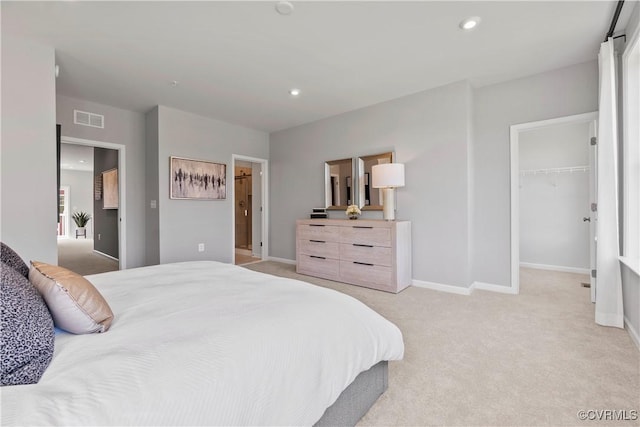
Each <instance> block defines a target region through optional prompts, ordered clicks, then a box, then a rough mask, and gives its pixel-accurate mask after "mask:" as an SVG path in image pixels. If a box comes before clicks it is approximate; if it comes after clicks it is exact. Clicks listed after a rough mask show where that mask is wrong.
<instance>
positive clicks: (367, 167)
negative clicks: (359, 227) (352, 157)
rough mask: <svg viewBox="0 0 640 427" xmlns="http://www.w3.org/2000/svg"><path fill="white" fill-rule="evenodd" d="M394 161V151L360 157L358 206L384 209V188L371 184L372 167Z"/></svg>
mask: <svg viewBox="0 0 640 427" xmlns="http://www.w3.org/2000/svg"><path fill="white" fill-rule="evenodd" d="M384 163H393V153H392V152H387V153H381V154H374V155H371V156H364V157H358V182H359V185H358V206H359V207H360V208H361V209H364V210H368V211H381V210H382V189H381V188H373V187H372V186H371V167H372V166H373V165H381V164H384Z"/></svg>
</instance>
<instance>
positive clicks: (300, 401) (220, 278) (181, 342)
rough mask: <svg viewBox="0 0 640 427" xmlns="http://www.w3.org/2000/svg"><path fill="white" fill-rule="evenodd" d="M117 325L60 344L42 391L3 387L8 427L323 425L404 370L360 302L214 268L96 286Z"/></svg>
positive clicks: (101, 281) (189, 265) (131, 276)
mask: <svg viewBox="0 0 640 427" xmlns="http://www.w3.org/2000/svg"><path fill="white" fill-rule="evenodd" d="M87 279H89V280H90V281H91V282H92V283H93V284H94V285H95V286H96V288H98V290H99V291H100V292H101V293H102V295H103V296H104V297H105V298H106V300H107V301H108V303H109V305H110V306H111V308H112V310H113V312H114V313H115V319H114V322H113V324H112V326H111V329H110V330H109V331H108V332H106V333H103V334H90V335H71V334H60V335H57V336H56V341H55V353H54V357H53V360H52V362H51V364H50V366H49V368H48V369H47V371H46V372H45V373H44V375H43V377H42V379H41V380H40V382H39V383H38V384H35V385H26V386H11V387H3V388H2V389H1V391H0V393H1V400H2V424H3V425H312V424H314V423H315V422H316V421H318V420H319V419H320V417H321V416H322V414H323V413H324V411H325V409H326V408H327V407H329V406H331V405H332V404H333V403H334V402H335V400H336V399H337V398H338V396H339V395H340V393H341V392H342V391H343V390H344V389H345V388H346V387H347V386H348V385H349V384H350V383H351V382H352V381H353V380H354V378H356V376H357V375H358V374H359V373H360V372H363V371H365V370H367V369H369V368H371V367H372V366H373V365H375V364H377V363H378V362H380V361H382V360H399V359H401V358H402V356H403V352H404V345H403V340H402V334H401V332H400V330H399V329H398V328H397V327H396V326H395V325H393V324H392V323H391V322H389V321H387V320H386V319H384V318H383V317H382V316H380V315H379V314H377V313H376V312H375V311H373V310H371V309H370V308H368V307H367V306H365V305H364V304H363V303H361V302H360V301H358V300H356V299H354V298H351V297H349V296H347V295H344V294H341V293H339V292H336V291H333V290H330V289H325V288H322V287H318V286H314V285H311V284H308V283H305V282H301V281H297V280H292V279H286V278H281V277H275V276H270V275H266V274H263V273H258V272H254V271H250V270H247V269H244V268H241V267H237V266H234V265H230V264H223V263H218V262H214V261H198V262H185V263H175V264H164V265H157V266H152V267H143V268H137V269H130V270H123V271H117V272H110V273H103V274H97V275H92V276H87Z"/></svg>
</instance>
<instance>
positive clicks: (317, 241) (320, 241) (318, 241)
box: [309, 240, 327, 243]
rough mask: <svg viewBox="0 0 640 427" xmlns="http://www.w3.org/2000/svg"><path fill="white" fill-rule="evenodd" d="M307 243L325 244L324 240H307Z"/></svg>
mask: <svg viewBox="0 0 640 427" xmlns="http://www.w3.org/2000/svg"><path fill="white" fill-rule="evenodd" d="M309 241H310V242H313V243H327V242H325V241H324V240H309Z"/></svg>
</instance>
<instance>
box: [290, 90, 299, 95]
mask: <svg viewBox="0 0 640 427" xmlns="http://www.w3.org/2000/svg"><path fill="white" fill-rule="evenodd" d="M289 93H290V94H291V96H298V95H300V89H291V90H290V91H289Z"/></svg>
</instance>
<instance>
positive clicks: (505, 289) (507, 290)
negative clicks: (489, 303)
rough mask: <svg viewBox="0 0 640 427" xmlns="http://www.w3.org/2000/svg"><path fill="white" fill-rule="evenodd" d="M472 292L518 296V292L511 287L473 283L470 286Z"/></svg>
mask: <svg viewBox="0 0 640 427" xmlns="http://www.w3.org/2000/svg"><path fill="white" fill-rule="evenodd" d="M470 288H471V289H472V290H474V291H475V290H476V289H477V290H479V291H489V292H498V293H501V294H510V295H516V294H517V292H516V291H515V289H513V288H512V287H511V286H500V285H494V284H493V283H485V282H473V283H472V284H471V286H470Z"/></svg>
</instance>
